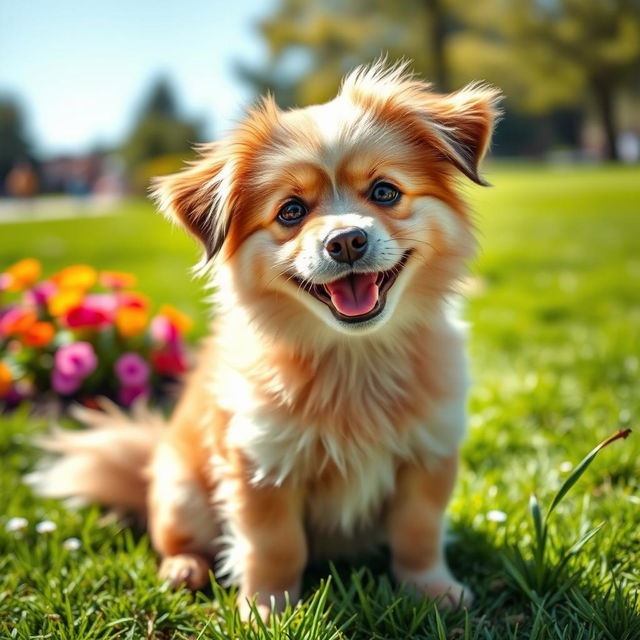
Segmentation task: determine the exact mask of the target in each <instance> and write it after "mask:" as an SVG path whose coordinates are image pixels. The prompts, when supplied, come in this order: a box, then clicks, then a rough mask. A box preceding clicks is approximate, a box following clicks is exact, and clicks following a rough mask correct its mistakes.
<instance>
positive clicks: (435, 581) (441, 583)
mask: <svg viewBox="0 0 640 640" xmlns="http://www.w3.org/2000/svg"><path fill="white" fill-rule="evenodd" d="M394 573H395V575H396V578H397V579H398V580H399V581H400V582H402V583H403V584H404V585H405V587H406V588H407V589H408V590H409V591H413V592H414V593H417V594H418V595H421V596H428V597H429V598H431V599H432V600H437V602H438V607H440V608H442V609H451V608H453V607H457V606H462V607H464V608H465V609H468V608H469V607H471V605H472V604H473V593H472V592H471V590H470V589H469V588H468V587H466V586H465V585H463V584H462V583H460V582H458V581H457V580H456V579H455V578H454V577H453V576H452V575H451V573H450V572H449V570H448V569H447V567H446V566H444V565H441V566H438V567H434V568H433V569H429V570H427V571H419V572H417V571H416V572H414V571H407V570H402V569H398V568H397V567H395V568H394Z"/></svg>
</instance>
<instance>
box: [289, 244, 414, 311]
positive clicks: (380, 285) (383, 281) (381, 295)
mask: <svg viewBox="0 0 640 640" xmlns="http://www.w3.org/2000/svg"><path fill="white" fill-rule="evenodd" d="M410 253H411V252H410V251H406V252H405V254H404V255H403V256H402V259H401V260H400V261H399V262H398V263H397V264H396V265H395V266H394V267H392V268H391V269H389V270H388V271H377V272H372V273H350V274H349V275H347V276H345V277H344V278H340V279H339V280H334V281H333V282H327V283H325V284H314V285H312V286H311V287H309V285H308V284H307V285H306V286H305V285H303V284H302V283H300V282H299V283H298V284H299V285H300V287H301V288H302V289H304V290H305V291H307V292H309V293H310V294H311V295H312V296H313V297H314V298H316V299H318V300H320V302H322V303H324V304H326V305H327V306H328V307H329V309H331V313H333V315H334V316H335V317H336V318H338V320H341V321H342V322H349V323H357V322H365V321H366V320H370V319H371V318H375V317H376V316H377V315H378V314H379V313H381V312H382V310H383V309H384V306H385V304H386V302H387V292H388V291H389V289H391V287H392V286H393V284H394V283H395V281H396V279H397V278H398V275H400V272H401V271H402V269H403V268H404V266H405V265H406V264H407V260H408V259H409V255H410Z"/></svg>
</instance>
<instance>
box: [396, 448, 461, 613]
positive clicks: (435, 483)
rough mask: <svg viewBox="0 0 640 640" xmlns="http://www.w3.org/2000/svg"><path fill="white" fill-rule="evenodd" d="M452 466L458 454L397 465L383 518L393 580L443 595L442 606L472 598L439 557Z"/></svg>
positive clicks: (453, 471) (432, 594)
mask: <svg viewBox="0 0 640 640" xmlns="http://www.w3.org/2000/svg"><path fill="white" fill-rule="evenodd" d="M457 467H458V455H457V453H456V454H454V455H452V456H450V457H448V458H442V459H441V460H440V461H439V463H438V464H435V465H433V466H432V467H429V468H427V467H425V466H423V465H418V464H411V465H406V466H403V467H401V468H400V469H399V471H398V474H397V484H396V491H395V494H394V496H393V498H392V500H391V503H390V505H389V512H388V520H387V525H388V534H389V544H390V546H391V552H392V558H393V573H394V575H395V577H396V579H397V580H398V581H399V582H402V583H404V584H405V585H406V586H407V587H408V588H410V589H414V590H416V591H417V592H418V593H420V594H425V595H428V596H429V597H431V598H438V597H441V596H442V597H443V599H442V600H441V604H442V605H444V606H447V605H456V604H458V603H460V602H462V604H464V605H466V606H469V605H471V602H472V600H473V597H472V595H471V592H470V591H469V590H468V589H467V588H466V587H464V586H463V585H462V584H460V583H459V582H457V581H456V580H455V579H454V578H453V576H452V575H451V572H450V571H449V569H448V567H447V564H446V560H445V557H444V540H443V536H444V522H443V517H444V511H445V508H446V506H447V504H448V502H449V498H450V496H451V492H452V491H453V486H454V484H455V479H456V474H457Z"/></svg>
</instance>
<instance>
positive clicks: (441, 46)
mask: <svg viewBox="0 0 640 640" xmlns="http://www.w3.org/2000/svg"><path fill="white" fill-rule="evenodd" d="M425 6H426V8H427V12H428V13H429V45H430V48H431V57H432V58H433V69H434V77H433V80H434V84H435V85H436V89H438V90H439V91H442V92H447V91H448V90H449V73H448V69H447V59H446V57H447V56H446V53H445V41H446V35H447V20H446V18H447V14H446V10H445V8H444V7H443V6H442V0H425Z"/></svg>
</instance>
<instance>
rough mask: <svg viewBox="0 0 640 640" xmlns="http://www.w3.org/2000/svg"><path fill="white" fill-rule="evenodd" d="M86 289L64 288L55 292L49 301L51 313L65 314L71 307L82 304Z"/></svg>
mask: <svg viewBox="0 0 640 640" xmlns="http://www.w3.org/2000/svg"><path fill="white" fill-rule="evenodd" d="M83 298H84V291H83V290H82V289H62V290H60V291H57V292H56V293H54V294H53V295H52V296H51V297H50V298H49V300H48V302H47V307H48V308H49V313H50V314H51V315H52V316H54V317H58V316H63V315H64V314H65V313H67V312H68V311H71V309H75V307H78V306H80V305H81V304H82V299H83Z"/></svg>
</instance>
